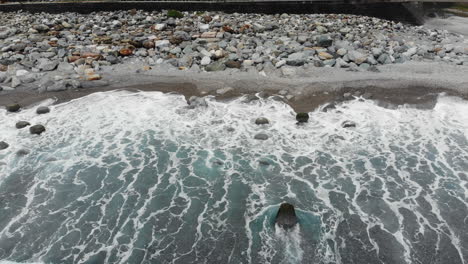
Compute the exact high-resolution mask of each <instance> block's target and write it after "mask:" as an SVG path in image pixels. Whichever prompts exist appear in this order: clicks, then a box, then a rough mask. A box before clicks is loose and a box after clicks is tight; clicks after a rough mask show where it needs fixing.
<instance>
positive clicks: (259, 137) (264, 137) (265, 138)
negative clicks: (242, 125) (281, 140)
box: [254, 133, 268, 140]
mask: <svg viewBox="0 0 468 264" xmlns="http://www.w3.org/2000/svg"><path fill="white" fill-rule="evenodd" d="M254 139H256V140H267V139H268V135H267V134H264V133H259V134H257V135H255V136H254Z"/></svg>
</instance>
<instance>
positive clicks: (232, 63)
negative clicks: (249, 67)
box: [224, 60, 242, 69]
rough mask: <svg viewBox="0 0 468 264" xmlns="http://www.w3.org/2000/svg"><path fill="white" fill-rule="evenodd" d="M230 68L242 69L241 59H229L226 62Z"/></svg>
mask: <svg viewBox="0 0 468 264" xmlns="http://www.w3.org/2000/svg"><path fill="white" fill-rule="evenodd" d="M224 64H225V65H226V67H228V68H235V69H240V67H241V66H242V63H241V62H240V61H234V60H229V61H226V62H225V63H224Z"/></svg>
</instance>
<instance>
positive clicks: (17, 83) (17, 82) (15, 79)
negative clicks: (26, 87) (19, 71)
mask: <svg viewBox="0 0 468 264" xmlns="http://www.w3.org/2000/svg"><path fill="white" fill-rule="evenodd" d="M20 85H21V80H20V79H18V77H16V76H13V77H12V78H11V87H13V88H16V87H18V86H20Z"/></svg>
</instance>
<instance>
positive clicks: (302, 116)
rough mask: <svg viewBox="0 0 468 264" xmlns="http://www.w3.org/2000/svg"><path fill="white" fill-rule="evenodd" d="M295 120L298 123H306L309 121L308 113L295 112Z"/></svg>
mask: <svg viewBox="0 0 468 264" xmlns="http://www.w3.org/2000/svg"><path fill="white" fill-rule="evenodd" d="M296 120H297V122H299V123H306V122H307V121H309V114H308V113H297V115H296Z"/></svg>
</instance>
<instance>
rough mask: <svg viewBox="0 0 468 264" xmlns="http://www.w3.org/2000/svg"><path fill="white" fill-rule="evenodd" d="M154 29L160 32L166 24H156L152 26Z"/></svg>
mask: <svg viewBox="0 0 468 264" xmlns="http://www.w3.org/2000/svg"><path fill="white" fill-rule="evenodd" d="M154 29H156V30H158V31H162V30H164V29H166V24H156V25H155V26H154Z"/></svg>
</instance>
